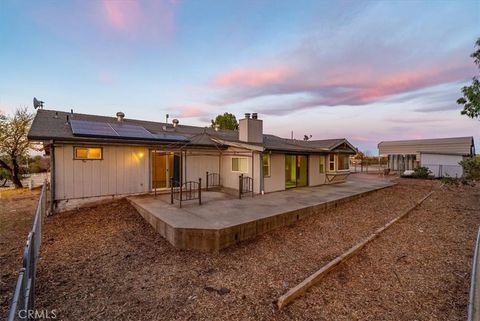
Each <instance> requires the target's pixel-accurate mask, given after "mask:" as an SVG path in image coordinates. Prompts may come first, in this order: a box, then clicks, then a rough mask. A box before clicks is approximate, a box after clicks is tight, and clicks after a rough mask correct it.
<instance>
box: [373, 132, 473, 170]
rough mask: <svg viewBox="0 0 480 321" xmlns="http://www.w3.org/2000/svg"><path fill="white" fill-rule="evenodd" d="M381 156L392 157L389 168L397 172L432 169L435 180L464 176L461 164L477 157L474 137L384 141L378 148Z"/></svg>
mask: <svg viewBox="0 0 480 321" xmlns="http://www.w3.org/2000/svg"><path fill="white" fill-rule="evenodd" d="M378 151H379V155H380V156H388V168H390V169H391V170H393V171H404V170H412V169H415V168H417V167H418V166H423V167H428V168H429V169H430V171H431V172H432V174H433V175H434V176H435V177H443V176H445V175H449V176H451V177H460V176H462V174H463V170H462V167H461V166H460V165H459V162H460V161H462V160H463V159H465V158H468V157H473V156H475V144H474V141H473V137H471V136H469V137H451V138H433V139H415V140H398V141H383V142H380V143H379V144H378Z"/></svg>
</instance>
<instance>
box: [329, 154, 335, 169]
mask: <svg viewBox="0 0 480 321" xmlns="http://www.w3.org/2000/svg"><path fill="white" fill-rule="evenodd" d="M329 163H330V167H329V168H330V171H335V155H334V154H330V156H329Z"/></svg>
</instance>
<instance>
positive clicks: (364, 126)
mask: <svg viewBox="0 0 480 321" xmlns="http://www.w3.org/2000/svg"><path fill="white" fill-rule="evenodd" d="M478 37H480V1H426V2H417V1H399V2H395V1H369V2H361V1H345V0H339V1H299V0H296V1H286V0H285V1H283V0H282V1H279V0H276V1H262V0H257V1H245V0H238V1H233V0H232V1H224V0H216V1H205V0H190V1H187V0H178V1H175V0H169V1H161V0H155V1H128V0H125V1H121V0H119V1H113V0H110V1H100V0H98V1H97V0H89V1H10V0H0V75H1V76H0V110H2V111H3V112H5V113H9V112H12V111H13V110H14V109H15V108H16V107H21V106H31V104H32V103H31V101H32V98H33V97H34V96H36V97H37V98H40V99H41V100H44V101H45V108H47V109H58V110H70V109H71V108H73V109H74V110H75V112H81V113H92V114H100V115H112V116H114V115H115V113H116V112H117V111H120V110H121V111H123V112H125V114H126V117H127V118H138V119H147V120H156V121H163V120H164V119H165V114H166V113H169V114H170V115H171V118H178V119H179V120H180V123H181V124H190V125H201V126H205V125H207V124H208V123H209V121H210V119H212V118H214V117H215V116H216V115H217V114H219V113H223V112H225V111H228V112H232V113H234V114H235V115H236V116H237V118H241V117H242V115H243V114H244V113H245V112H258V113H259V117H260V118H261V119H263V120H264V131H265V132H266V133H271V134H276V135H280V136H284V137H290V132H291V131H293V132H294V135H295V137H296V138H301V137H303V135H304V134H308V135H312V136H313V139H324V138H325V139H326V138H337V137H338V138H339V137H345V138H347V139H349V140H350V141H351V142H352V143H353V144H354V145H355V146H358V147H360V148H361V149H363V150H366V151H370V152H371V153H372V154H376V153H377V149H376V145H377V143H378V142H379V141H382V140H396V139H414V138H430V137H449V136H471V135H473V136H475V140H476V142H477V144H478V142H480V123H479V121H478V120H471V119H468V118H467V117H465V116H461V115H460V110H461V108H460V106H458V105H457V104H456V103H455V101H456V99H457V98H458V97H459V96H460V95H461V94H460V88H461V87H462V86H463V85H466V84H468V83H469V82H470V81H471V78H472V77H473V76H474V75H475V74H478V70H477V69H476V67H475V65H474V64H473V60H472V59H471V58H470V57H469V55H470V53H471V52H473V50H474V47H473V45H474V43H475V41H476V39H477V38H478Z"/></svg>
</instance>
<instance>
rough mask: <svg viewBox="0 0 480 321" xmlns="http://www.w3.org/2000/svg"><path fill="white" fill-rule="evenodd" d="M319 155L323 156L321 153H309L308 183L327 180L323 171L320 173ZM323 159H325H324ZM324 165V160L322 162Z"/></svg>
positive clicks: (322, 182) (319, 183)
mask: <svg viewBox="0 0 480 321" xmlns="http://www.w3.org/2000/svg"><path fill="white" fill-rule="evenodd" d="M320 157H322V158H324V157H325V156H323V155H310V156H309V158H308V185H309V186H316V185H321V184H326V183H327V180H326V177H325V173H320ZM324 161H325V159H324ZM324 164H325V165H324V167H326V165H327V164H326V162H324Z"/></svg>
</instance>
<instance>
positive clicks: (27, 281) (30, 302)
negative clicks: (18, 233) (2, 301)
mask: <svg viewBox="0 0 480 321" xmlns="http://www.w3.org/2000/svg"><path fill="white" fill-rule="evenodd" d="M46 210H47V182H46V181H45V182H44V184H43V187H42V192H41V193H40V199H39V200H38V205H37V208H36V210H35V218H34V219H33V227H32V230H31V231H30V233H28V237H27V244H26V246H25V249H24V251H23V265H22V268H21V269H20V272H19V273H18V278H17V283H16V285H15V290H14V292H13V297H12V301H11V303H10V309H9V312H8V317H7V321H16V320H30V319H31V314H30V313H28V311H32V310H33V309H34V307H35V276H36V272H37V263H38V258H39V255H40V245H41V244H42V222H43V219H44V217H45V215H46Z"/></svg>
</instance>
